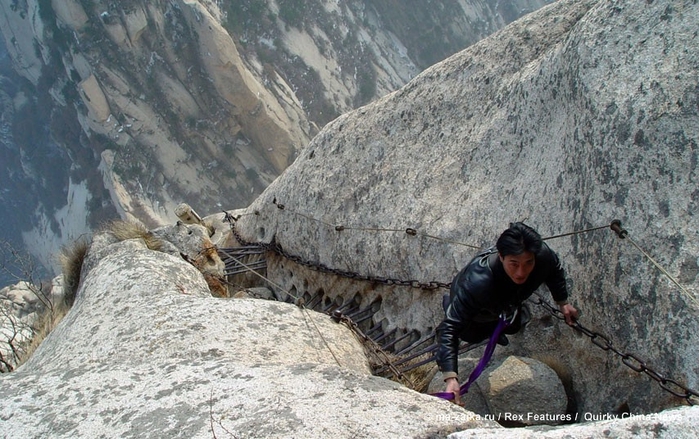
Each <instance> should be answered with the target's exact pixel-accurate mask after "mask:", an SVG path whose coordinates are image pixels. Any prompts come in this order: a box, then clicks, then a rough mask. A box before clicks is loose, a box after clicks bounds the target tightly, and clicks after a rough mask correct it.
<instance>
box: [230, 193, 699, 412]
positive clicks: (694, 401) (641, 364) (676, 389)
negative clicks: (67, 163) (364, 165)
mask: <svg viewBox="0 0 699 439" xmlns="http://www.w3.org/2000/svg"><path fill="white" fill-rule="evenodd" d="M273 204H274V205H275V206H277V208H278V209H280V210H285V206H284V205H283V204H280V203H277V200H276V198H275V199H274V200H273ZM254 214H255V215H259V212H257V211H255V212H254ZM225 215H226V216H225V220H226V221H227V222H228V223H229V224H230V227H231V232H232V234H233V236H234V237H235V238H236V240H237V241H238V242H239V243H240V244H241V245H243V246H258V247H260V248H264V249H266V250H269V251H273V252H275V253H277V254H279V255H280V256H282V257H284V258H286V259H289V260H291V261H293V262H295V263H297V264H299V265H303V266H305V267H308V268H310V269H312V270H315V271H320V272H323V273H329V274H334V275H337V276H342V277H346V278H349V279H355V280H362V281H369V282H375V283H381V284H385V285H389V286H404V287H412V288H420V289H425V290H435V289H438V288H445V289H449V288H450V286H451V283H447V282H437V281H432V282H419V281H416V280H401V279H394V278H385V277H378V276H368V275H363V274H360V273H356V272H351V271H346V270H340V269H336V268H330V267H328V266H326V265H324V264H321V263H319V262H314V261H308V260H305V259H303V258H302V257H300V256H298V255H294V254H291V253H289V252H287V251H286V250H284V249H283V248H282V247H281V245H279V244H278V243H275V242H271V243H255V242H250V241H247V240H245V239H244V238H243V237H242V236H241V235H240V234H239V232H238V231H237V229H236V227H235V222H236V221H237V220H238V218H235V217H233V216H232V215H230V214H229V213H228V212H225ZM298 215H300V216H303V217H305V218H308V219H313V218H310V217H308V216H306V215H303V214H298ZM313 220H315V219H313ZM316 221H319V222H322V221H320V220H316ZM322 223H323V224H326V225H330V224H328V223H325V222H322ZM334 227H335V230H337V231H343V230H347V229H357V228H349V227H344V226H334ZM607 227H609V228H611V229H612V230H613V231H614V232H615V233H616V234H617V235H618V236H619V237H620V238H621V239H628V240H629V241H630V242H632V241H631V240H630V238H628V232H627V231H626V230H624V229H623V228H622V227H621V222H620V221H619V220H614V221H612V222H611V224H610V225H609V226H601V227H594V228H590V229H586V230H581V231H576V232H571V233H565V234H562V235H556V236H551V237H548V238H544V239H554V238H559V237H564V236H570V235H574V234H579V233H586V232H590V231H593V230H599V229H603V228H607ZM360 230H373V231H391V232H397V231H399V230H394V229H368V228H361V229H360ZM405 233H407V234H408V235H411V236H416V235H418V233H417V231H416V230H415V229H412V228H408V229H405ZM421 235H423V236H426V237H430V238H436V237H433V236H430V235H425V234H421ZM437 239H439V238H437ZM459 244H461V243H459ZM632 244H633V245H634V246H636V247H637V248H638V249H639V250H640V251H641V252H642V253H643V254H644V256H646V257H648V258H649V259H650V260H651V262H653V263H654V265H656V267H658V268H659V269H661V271H662V272H663V274H665V275H666V276H668V277H669V278H670V279H671V280H672V281H673V282H674V283H675V284H676V285H678V286H679V287H680V289H681V290H682V291H683V292H684V293H686V294H688V295H689V293H688V292H687V291H686V290H685V289H684V288H682V287H681V285H679V283H678V282H677V281H676V280H675V279H674V278H672V276H670V275H669V273H667V271H666V270H663V269H662V267H660V266H659V264H657V263H656V262H655V261H654V260H653V259H652V258H650V256H649V255H648V254H647V253H646V252H645V251H643V250H642V249H641V248H640V247H639V246H638V245H637V244H636V243H635V242H632ZM469 247H471V246H469ZM474 248H479V247H474ZM535 294H536V295H537V296H538V301H535V302H534V303H536V304H538V305H541V306H542V307H544V308H545V309H546V310H548V311H549V312H550V313H551V314H552V315H553V316H554V317H555V318H557V319H559V320H563V321H564V320H565V318H564V317H563V314H562V313H561V311H560V310H559V309H557V308H556V307H554V306H552V305H551V304H549V303H548V302H547V301H546V300H545V299H543V298H542V297H541V296H540V295H539V294H538V293H535ZM692 298H693V297H692ZM693 299H694V298H693ZM530 300H531V299H530ZM694 300H695V301H696V299H694ZM341 320H342V321H343V322H344V323H345V324H347V326H348V327H350V329H352V330H353V331H354V332H355V333H356V334H357V335H358V336H359V337H360V338H363V339H364V340H371V339H370V338H369V337H367V336H366V335H364V334H363V333H362V332H361V331H360V330H359V328H358V327H357V325H356V324H352V323H353V322H352V320H351V319H349V318H347V317H346V316H342V317H341ZM570 326H571V328H572V329H574V330H575V331H578V332H580V333H582V334H584V335H587V336H588V337H590V341H591V342H592V343H593V344H594V345H596V346H598V347H599V348H601V349H602V350H605V351H612V352H614V353H615V354H617V355H618V356H619V357H620V358H621V361H622V363H623V364H624V365H626V366H627V367H629V368H630V369H632V370H634V371H635V372H638V373H645V374H646V375H648V376H649V377H650V378H651V379H653V380H654V381H656V382H657V383H658V384H659V385H660V387H661V388H662V389H664V390H666V391H667V392H669V393H671V394H672V395H674V396H677V397H679V398H682V399H685V400H686V401H687V403H688V404H690V405H698V404H699V392H697V391H696V390H694V389H690V388H688V387H686V386H684V385H682V384H680V383H679V382H677V381H676V380H674V379H671V378H666V377H665V376H663V375H662V374H660V373H659V372H657V371H656V370H654V369H653V368H651V367H649V366H648V365H647V364H646V362H645V361H644V360H642V359H640V358H639V357H637V356H636V355H634V354H631V353H627V352H623V351H620V350H619V349H617V348H616V347H615V346H613V344H612V341H611V340H610V339H609V337H607V336H605V335H604V334H601V333H599V332H596V331H592V330H590V329H588V328H586V327H585V326H583V325H582V324H580V322H578V321H575V323H574V324H573V325H570ZM379 352H383V351H382V350H381V349H380V347H379ZM377 355H378V354H377ZM383 356H384V360H383V361H384V364H386V368H387V369H389V370H390V371H391V372H392V373H394V374H395V375H396V376H397V377H401V378H404V375H403V374H402V373H401V371H400V370H399V369H398V368H397V367H396V366H395V365H393V364H392V363H391V361H390V360H389V359H388V357H387V356H386V353H385V352H383Z"/></svg>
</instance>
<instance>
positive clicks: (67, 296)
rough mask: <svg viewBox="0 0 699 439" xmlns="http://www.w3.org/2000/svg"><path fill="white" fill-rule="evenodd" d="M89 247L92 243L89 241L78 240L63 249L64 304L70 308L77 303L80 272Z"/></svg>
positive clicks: (61, 258) (61, 261) (61, 260)
mask: <svg viewBox="0 0 699 439" xmlns="http://www.w3.org/2000/svg"><path fill="white" fill-rule="evenodd" d="M89 247H90V243H89V241H88V240H87V239H78V240H76V241H75V242H73V243H72V244H71V245H69V246H65V247H63V251H62V252H61V254H60V256H59V260H60V263H61V268H62V272H63V302H64V303H65V305H66V306H68V307H71V306H73V303H74V302H75V296H76V294H77V292H78V286H79V285H80V272H81V271H82V267H83V261H84V260H85V255H86V254H87V250H88V248H89Z"/></svg>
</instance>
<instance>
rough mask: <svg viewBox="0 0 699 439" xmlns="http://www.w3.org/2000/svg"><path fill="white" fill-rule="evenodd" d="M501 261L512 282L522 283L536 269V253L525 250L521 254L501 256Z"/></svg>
mask: <svg viewBox="0 0 699 439" xmlns="http://www.w3.org/2000/svg"><path fill="white" fill-rule="evenodd" d="M500 261H501V262H502V266H503V268H504V269H505V273H507V275H508V276H510V279H512V282H514V283H516V284H518V285H521V284H523V283H524V282H526V281H527V278H528V277H529V274H530V273H531V272H532V270H533V269H534V263H535V262H536V258H535V257H534V253H531V252H524V253H522V254H521V255H507V256H505V257H502V256H500Z"/></svg>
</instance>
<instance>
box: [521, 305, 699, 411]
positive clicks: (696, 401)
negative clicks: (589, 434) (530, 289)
mask: <svg viewBox="0 0 699 439" xmlns="http://www.w3.org/2000/svg"><path fill="white" fill-rule="evenodd" d="M536 296H537V300H534V299H530V300H532V302H534V303H535V304H537V305H540V306H542V307H543V308H544V309H546V310H547V311H548V312H549V313H550V314H551V315H552V316H553V317H555V318H557V319H558V320H563V321H565V317H564V316H563V313H562V312H561V310H560V309H558V308H556V307H555V306H553V305H551V304H550V303H548V302H547V301H546V300H545V299H544V298H543V297H541V296H540V295H539V294H538V293H536ZM571 328H573V329H574V330H576V331H578V332H580V333H582V334H584V335H586V336H588V337H590V341H591V342H592V344H594V345H595V346H597V347H599V348H600V349H602V350H604V351H612V352H614V353H615V354H617V355H618V356H619V358H621V362H622V363H624V365H626V366H627V367H628V368H630V369H631V370H633V371H635V372H638V373H645V374H646V375H648V376H649V377H650V378H651V379H653V380H654V381H656V382H657V383H658V384H659V385H660V387H661V388H663V389H664V390H666V391H667V392H670V393H671V394H673V395H675V396H677V397H679V398H683V399H685V400H686V401H687V403H689V405H699V392H697V391H696V390H693V389H690V388H688V387H686V386H684V385H682V384H680V383H678V382H677V381H675V380H673V379H671V378H666V377H665V376H663V375H662V374H660V373H658V372H657V371H656V370H654V369H653V368H651V367H649V366H648V365H647V364H646V362H645V361H644V360H642V359H641V358H639V357H637V356H636V355H634V354H630V353H628V352H623V351H621V350H619V349H617V348H616V347H615V346H614V345H613V344H612V341H611V340H610V339H609V337H607V336H606V335H604V334H601V333H599V332H596V331H593V330H591V329H588V328H586V327H585V326H583V325H581V324H580V322H578V321H576V322H575V324H574V325H572V326H571Z"/></svg>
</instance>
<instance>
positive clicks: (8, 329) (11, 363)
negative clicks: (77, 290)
mask: <svg viewBox="0 0 699 439" xmlns="http://www.w3.org/2000/svg"><path fill="white" fill-rule="evenodd" d="M0 256H1V257H2V259H1V261H0V262H1V265H0V270H2V272H3V273H4V274H6V275H7V276H8V277H9V278H11V279H13V280H14V281H16V283H17V285H20V286H21V288H23V289H24V290H26V291H27V292H28V293H29V295H25V296H24V297H22V298H21V299H20V300H19V301H17V299H16V298H15V297H11V296H6V295H3V296H0V324H1V326H0V373H6V372H12V371H13V370H14V369H16V368H17V367H18V366H19V365H21V364H22V363H23V362H24V361H25V360H26V359H27V358H29V356H30V355H31V353H32V352H33V351H34V349H35V348H36V346H37V345H38V343H39V342H40V339H39V336H42V335H41V334H44V333H45V331H46V326H47V325H55V324H56V323H57V322H59V321H60V320H61V319H62V318H63V316H64V315H65V313H66V311H67V309H68V307H67V306H65V305H64V304H63V303H62V302H63V301H62V300H60V301H58V302H60V303H54V300H55V297H54V296H52V295H51V288H52V285H51V283H50V282H42V281H39V280H38V279H37V278H36V276H37V273H38V267H37V264H36V262H35V261H34V259H33V258H32V257H31V256H30V255H28V254H25V253H22V252H20V251H18V250H17V249H16V248H15V247H14V246H13V245H12V244H11V243H9V242H7V241H1V242H0ZM32 316H35V317H34V318H32ZM35 339H36V340H37V341H36V342H35Z"/></svg>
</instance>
